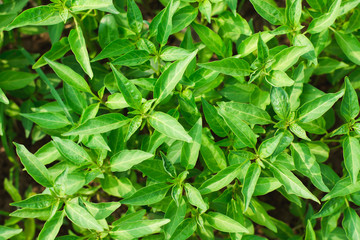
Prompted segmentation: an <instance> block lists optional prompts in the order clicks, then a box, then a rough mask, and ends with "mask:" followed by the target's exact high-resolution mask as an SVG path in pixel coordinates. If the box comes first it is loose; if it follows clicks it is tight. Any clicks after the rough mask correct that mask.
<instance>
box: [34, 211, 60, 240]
mask: <svg viewBox="0 0 360 240" xmlns="http://www.w3.org/2000/svg"><path fill="white" fill-rule="evenodd" d="M64 216H65V212H64V211H58V212H56V213H55V214H54V216H52V217H51V218H50V219H48V220H47V221H46V222H45V224H44V226H43V228H42V229H41V231H40V233H39V236H38V239H39V240H54V239H55V238H56V236H57V235H58V233H59V231H60V228H61V226H62V225H63V220H64Z"/></svg>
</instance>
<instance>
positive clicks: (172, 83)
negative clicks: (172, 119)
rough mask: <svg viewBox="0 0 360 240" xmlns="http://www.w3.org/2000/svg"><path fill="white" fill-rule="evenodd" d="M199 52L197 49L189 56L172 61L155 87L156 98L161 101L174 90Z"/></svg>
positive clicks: (158, 101)
mask: <svg viewBox="0 0 360 240" xmlns="http://www.w3.org/2000/svg"><path fill="white" fill-rule="evenodd" d="M196 54H197V50H195V51H193V52H192V53H191V54H190V55H189V56H188V57H186V58H184V59H182V60H178V61H176V62H174V63H172V64H171V65H170V66H169V67H168V68H167V69H166V70H165V71H164V72H163V73H162V74H161V76H160V77H159V78H158V80H157V81H156V83H155V88H154V98H157V100H156V102H157V103H160V102H161V101H162V100H164V99H165V98H166V97H167V96H168V95H169V94H171V92H172V91H173V90H174V88H175V87H176V85H177V84H178V83H179V81H180V80H181V78H182V77H183V75H184V73H185V70H186V68H187V67H188V65H189V64H190V62H191V61H192V60H193V59H194V57H195V56H196Z"/></svg>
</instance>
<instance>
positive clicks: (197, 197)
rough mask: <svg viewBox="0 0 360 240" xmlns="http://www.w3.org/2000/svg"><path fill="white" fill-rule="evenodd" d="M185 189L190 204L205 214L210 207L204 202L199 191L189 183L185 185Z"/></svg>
mask: <svg viewBox="0 0 360 240" xmlns="http://www.w3.org/2000/svg"><path fill="white" fill-rule="evenodd" d="M184 187H185V191H186V196H187V198H188V200H189V203H190V204H191V205H193V206H196V207H198V208H200V209H201V210H202V211H204V212H205V211H206V210H207V209H208V208H209V206H208V205H207V204H206V203H205V202H204V199H203V198H202V196H201V193H200V192H199V190H197V189H196V188H194V187H193V186H191V185H190V184H189V183H185V185H184Z"/></svg>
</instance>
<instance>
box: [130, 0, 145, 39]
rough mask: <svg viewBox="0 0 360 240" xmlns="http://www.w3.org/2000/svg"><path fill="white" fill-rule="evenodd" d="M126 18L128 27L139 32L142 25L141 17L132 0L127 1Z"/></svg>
mask: <svg viewBox="0 0 360 240" xmlns="http://www.w3.org/2000/svg"><path fill="white" fill-rule="evenodd" d="M127 20H128V23H129V26H130V28H131V29H132V30H133V31H134V32H135V33H137V34H139V33H140V32H141V30H142V26H143V17H142V14H141V11H140V9H139V7H138V6H137V5H136V3H135V1H134V0H128V1H127Z"/></svg>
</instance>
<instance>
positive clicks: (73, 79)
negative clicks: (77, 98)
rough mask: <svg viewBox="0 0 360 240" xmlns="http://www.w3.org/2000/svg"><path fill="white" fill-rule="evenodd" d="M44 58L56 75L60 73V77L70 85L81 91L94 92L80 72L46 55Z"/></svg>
mask: <svg viewBox="0 0 360 240" xmlns="http://www.w3.org/2000/svg"><path fill="white" fill-rule="evenodd" d="M44 60H45V61H46V62H47V63H48V64H49V66H50V67H51V68H52V69H53V70H54V72H55V73H56V75H58V77H59V78H61V79H62V80H63V81H64V82H66V83H67V84H69V85H70V86H72V87H73V88H75V89H77V90H79V91H84V92H88V93H92V91H91V89H90V87H89V85H88V84H87V82H86V81H85V79H84V78H83V77H82V76H81V75H80V74H78V73H76V72H75V71H74V70H72V69H71V68H70V67H68V66H66V65H64V64H61V63H57V62H54V61H51V60H50V59H47V58H46V57H45V58H44Z"/></svg>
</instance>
